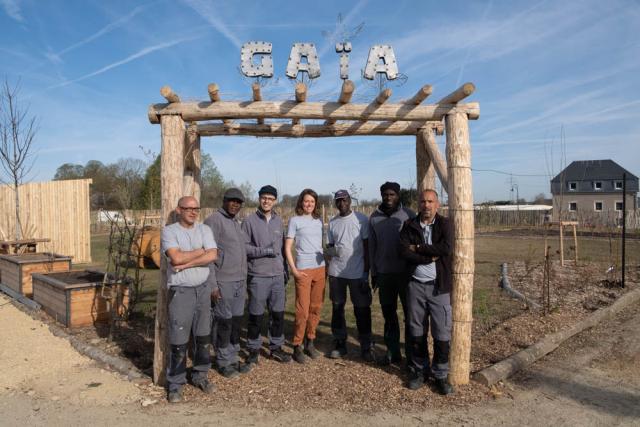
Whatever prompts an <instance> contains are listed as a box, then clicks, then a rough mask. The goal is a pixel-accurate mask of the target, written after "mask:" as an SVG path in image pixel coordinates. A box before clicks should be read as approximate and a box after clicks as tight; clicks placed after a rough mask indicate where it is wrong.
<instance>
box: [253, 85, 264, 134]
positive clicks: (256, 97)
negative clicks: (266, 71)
mask: <svg viewBox="0 0 640 427" xmlns="http://www.w3.org/2000/svg"><path fill="white" fill-rule="evenodd" d="M251 90H252V92H253V102H259V101H262V94H261V93H260V83H254V84H253V85H251ZM263 123H264V119H258V124H259V125H261V124H263Z"/></svg>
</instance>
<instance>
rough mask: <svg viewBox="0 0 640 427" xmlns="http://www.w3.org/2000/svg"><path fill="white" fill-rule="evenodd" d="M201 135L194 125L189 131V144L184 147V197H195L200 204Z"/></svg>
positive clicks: (193, 124)
mask: <svg viewBox="0 0 640 427" xmlns="http://www.w3.org/2000/svg"><path fill="white" fill-rule="evenodd" d="M200 163H201V157H200V135H199V134H198V127H197V125H196V124H195V123H192V124H191V125H190V126H189V129H188V130H187V144H185V146H184V176H183V178H182V195H183V196H193V197H195V198H196V199H197V200H198V202H200V191H201V188H200V185H201V184H200V181H201V180H200Z"/></svg>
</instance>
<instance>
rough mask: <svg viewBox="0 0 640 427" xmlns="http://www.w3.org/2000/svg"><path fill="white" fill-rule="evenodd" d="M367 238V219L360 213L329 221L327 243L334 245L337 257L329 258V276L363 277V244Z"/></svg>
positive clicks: (337, 216)
mask: <svg viewBox="0 0 640 427" xmlns="http://www.w3.org/2000/svg"><path fill="white" fill-rule="evenodd" d="M368 238H369V219H368V218H367V217H366V216H365V215H364V214H361V213H360V212H351V213H350V214H349V215H347V216H340V215H336V216H335V217H333V218H331V220H330V221H329V232H328V233H327V243H329V244H333V245H335V248H336V253H337V256H334V257H332V258H331V262H330V263H329V275H330V276H333V277H342V278H345V279H359V278H361V277H362V276H363V275H364V244H363V241H364V240H366V239H368Z"/></svg>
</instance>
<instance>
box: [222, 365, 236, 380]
mask: <svg viewBox="0 0 640 427" xmlns="http://www.w3.org/2000/svg"><path fill="white" fill-rule="evenodd" d="M218 373H219V374H220V375H222V376H223V377H225V378H229V379H230V378H235V377H237V376H238V375H240V372H238V370H237V369H236V367H235V365H229V366H221V367H220V366H219V367H218Z"/></svg>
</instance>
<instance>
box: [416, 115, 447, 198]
mask: <svg viewBox="0 0 640 427" xmlns="http://www.w3.org/2000/svg"><path fill="white" fill-rule="evenodd" d="M420 137H421V140H422V145H423V147H424V149H425V151H426V153H427V155H428V156H429V159H430V160H431V163H432V164H433V167H434V169H435V171H436V173H437V174H438V179H440V182H441V183H442V188H445V189H447V193H448V192H449V190H448V189H449V174H448V172H447V162H445V160H444V158H443V157H442V154H441V153H440V150H439V149H438V145H437V144H436V137H435V135H434V133H433V130H431V129H429V128H425V129H423V130H421V131H420Z"/></svg>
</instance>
